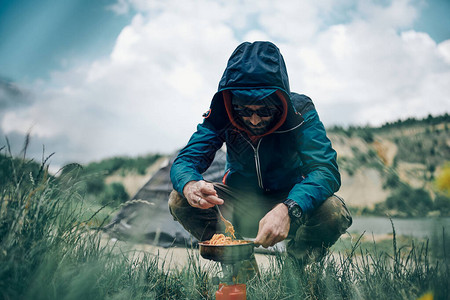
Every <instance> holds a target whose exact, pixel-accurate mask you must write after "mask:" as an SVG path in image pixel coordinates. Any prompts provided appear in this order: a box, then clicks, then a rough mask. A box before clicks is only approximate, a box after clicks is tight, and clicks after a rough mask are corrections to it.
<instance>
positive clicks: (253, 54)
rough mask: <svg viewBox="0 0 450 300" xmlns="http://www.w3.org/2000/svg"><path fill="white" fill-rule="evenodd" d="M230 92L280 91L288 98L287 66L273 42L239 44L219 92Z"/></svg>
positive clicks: (228, 64) (230, 60) (231, 58)
mask: <svg viewBox="0 0 450 300" xmlns="http://www.w3.org/2000/svg"><path fill="white" fill-rule="evenodd" d="M230 89H236V90H241V89H242V90H247V89H279V90H281V91H283V92H284V93H285V94H287V95H289V94H290V89H289V79H288V74H287V69H286V64H285V63H284V59H283V56H282V55H281V53H280V50H279V49H278V47H277V46H275V45H274V44H272V43H271V42H254V43H249V42H245V43H242V44H240V45H239V46H238V47H237V48H236V50H234V52H233V53H232V54H231V57H230V59H229V60H228V63H227V67H226V69H225V71H224V73H223V76H222V79H221V80H220V82H219V89H218V91H219V92H221V91H223V90H230ZM269 93H270V92H269Z"/></svg>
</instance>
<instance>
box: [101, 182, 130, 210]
mask: <svg viewBox="0 0 450 300" xmlns="http://www.w3.org/2000/svg"><path fill="white" fill-rule="evenodd" d="M128 198H129V196H128V193H127V192H126V190H125V187H124V186H123V184H122V183H120V182H113V183H111V184H109V185H107V186H106V188H105V191H104V192H103V193H102V194H101V196H100V202H101V204H103V205H107V204H113V205H118V204H121V203H123V202H125V201H127V200H128Z"/></svg>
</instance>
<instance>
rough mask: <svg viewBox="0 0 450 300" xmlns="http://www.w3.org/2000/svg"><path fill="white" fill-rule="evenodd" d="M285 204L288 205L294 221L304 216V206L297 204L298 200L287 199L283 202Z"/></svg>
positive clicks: (290, 215)
mask: <svg viewBox="0 0 450 300" xmlns="http://www.w3.org/2000/svg"><path fill="white" fill-rule="evenodd" d="M283 204H284V205H286V206H287V208H288V213H289V217H291V219H292V221H295V220H297V219H300V218H301V217H302V215H303V212H302V208H301V207H300V205H298V204H297V202H295V201H294V200H291V199H287V200H286V201H284V202H283Z"/></svg>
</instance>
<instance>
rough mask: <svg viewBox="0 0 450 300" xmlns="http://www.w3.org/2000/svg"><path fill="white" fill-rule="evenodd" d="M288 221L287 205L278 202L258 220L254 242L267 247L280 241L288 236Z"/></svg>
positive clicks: (289, 220)
mask: <svg viewBox="0 0 450 300" xmlns="http://www.w3.org/2000/svg"><path fill="white" fill-rule="evenodd" d="M290 222H291V219H290V217H289V213H288V208H287V206H286V205H284V204H283V203H280V204H278V205H277V206H275V207H274V208H273V209H272V210H271V211H269V212H268V213H267V214H266V215H265V216H264V217H263V218H262V219H261V220H260V221H259V230H258V235H257V236H256V239H255V244H257V245H261V246H263V247H264V248H267V247H269V246H273V245H275V244H276V243H278V242H281V241H282V240H284V239H285V238H287V236H288V233H289V228H290V226H291V224H290Z"/></svg>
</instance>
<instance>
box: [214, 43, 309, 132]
mask: <svg viewBox="0 0 450 300" xmlns="http://www.w3.org/2000/svg"><path fill="white" fill-rule="evenodd" d="M272 94H275V95H277V97H278V99H279V102H280V106H282V107H283V109H284V110H285V111H284V112H283V116H282V119H281V120H280V122H278V124H276V128H272V130H270V132H268V133H266V134H270V133H272V132H276V131H275V130H278V129H279V130H288V129H289V128H293V127H294V126H296V125H298V124H299V123H300V122H301V121H302V120H303V119H302V118H301V116H300V115H299V114H298V113H297V112H296V111H295V109H294V106H293V105H292V101H291V99H290V95H291V92H290V88H289V78H288V74H287V69H286V65H285V62H284V59H283V56H282V55H281V53H280V50H279V49H278V47H277V46H275V45H274V44H273V43H271V42H254V43H249V42H244V43H242V44H240V45H239V46H238V47H237V48H236V50H234V52H233V53H232V54H231V57H230V59H229V60H228V63H227V67H226V68H225V71H224V73H223V75H222V78H221V80H220V82H219V87H218V91H217V93H216V94H215V95H214V97H213V99H212V101H211V106H210V113H209V114H207V118H208V119H209V121H210V122H211V123H212V125H213V126H214V127H215V128H216V129H219V130H220V129H223V128H225V127H227V126H229V125H230V124H231V125H233V126H234V127H237V129H239V130H241V131H246V130H245V128H242V127H241V126H237V125H238V123H239V122H236V118H235V117H234V115H233V113H232V109H231V107H232V105H231V97H232V96H233V95H235V96H236V95H238V96H239V97H240V98H241V99H244V101H247V100H248V102H249V104H250V103H252V104H255V102H256V103H257V102H258V101H261V100H262V99H264V98H265V97H267V96H269V95H272ZM248 133H249V132H248V131H247V134H248ZM266 134H264V135H266Z"/></svg>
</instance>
